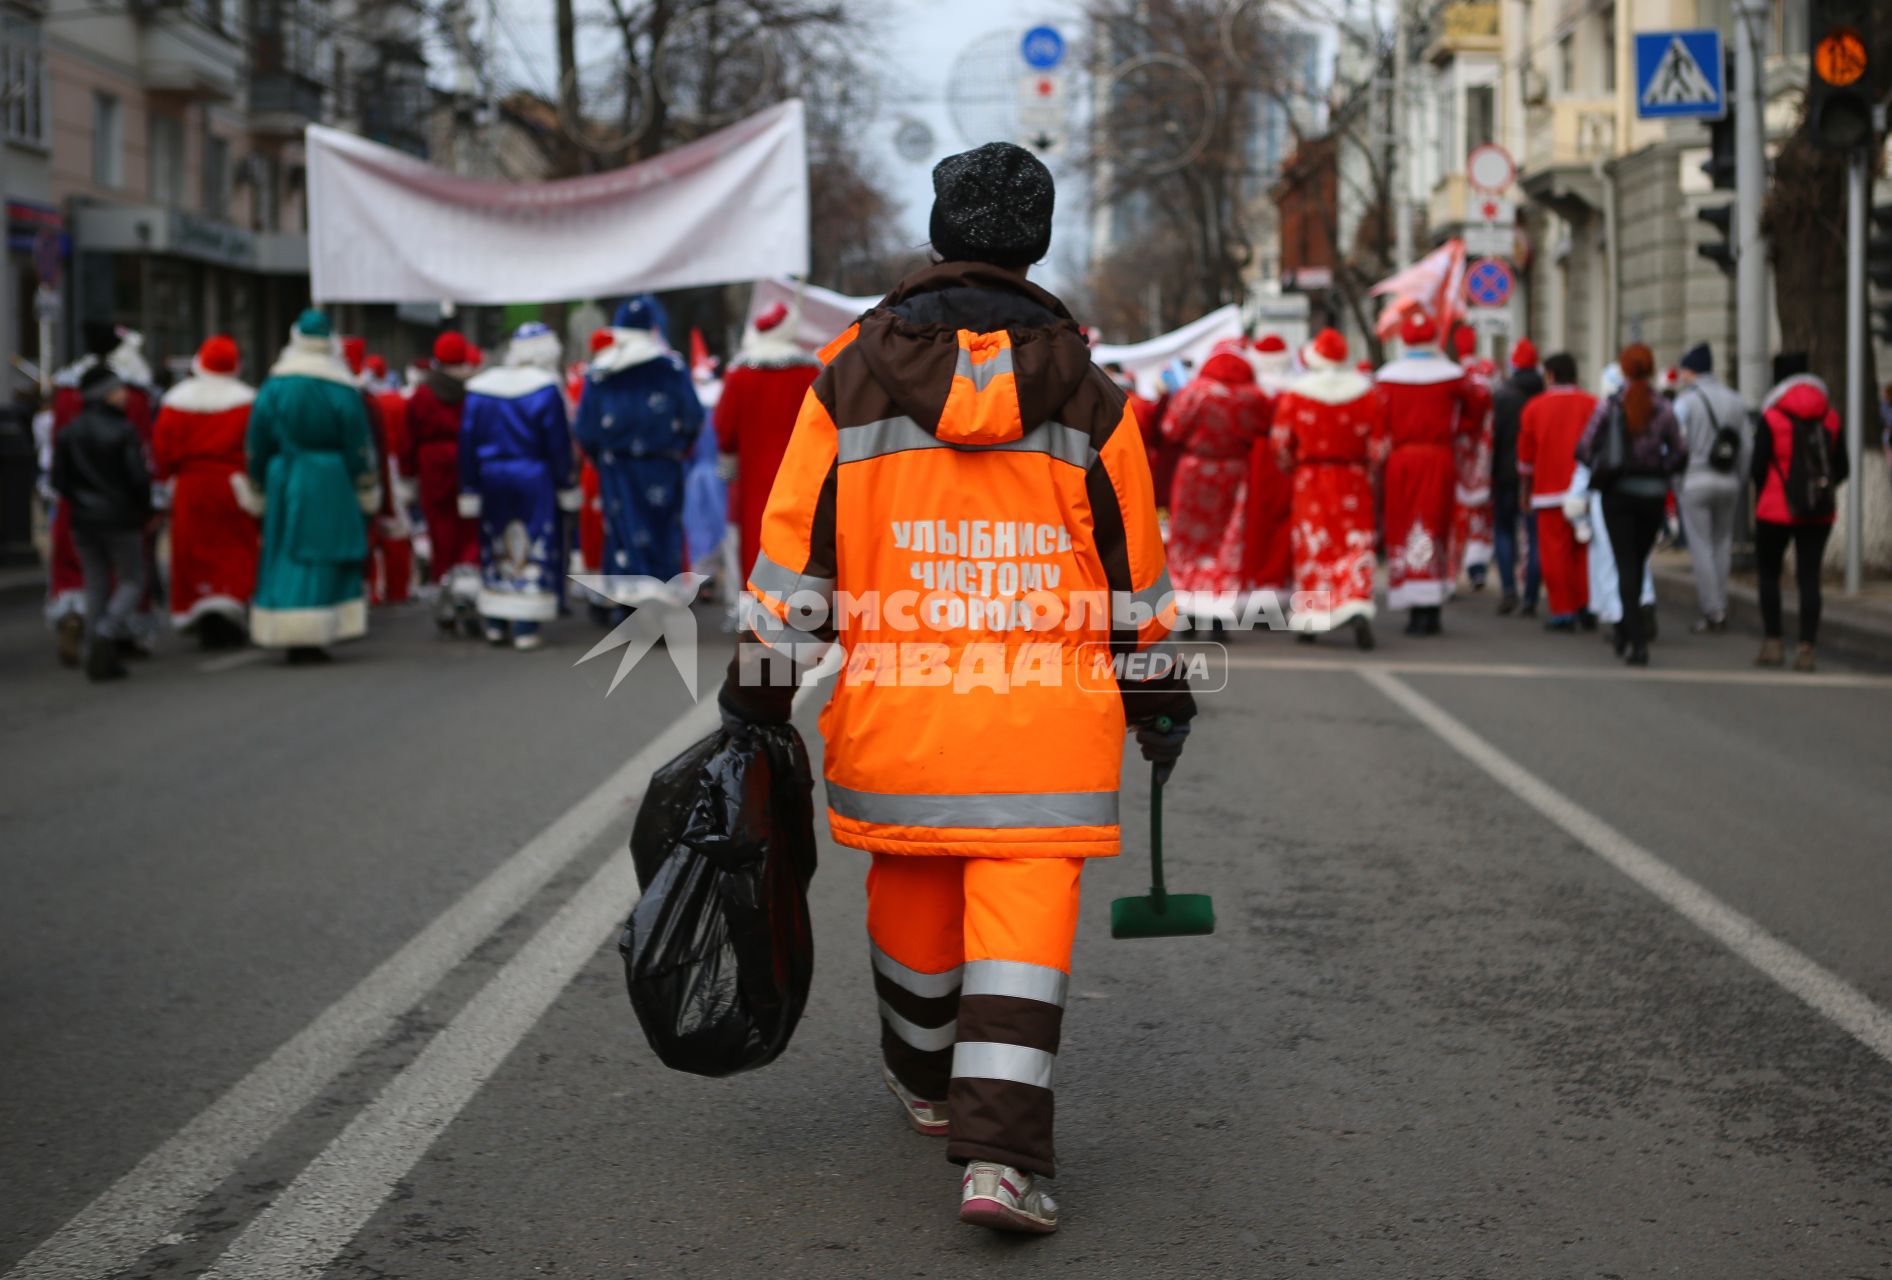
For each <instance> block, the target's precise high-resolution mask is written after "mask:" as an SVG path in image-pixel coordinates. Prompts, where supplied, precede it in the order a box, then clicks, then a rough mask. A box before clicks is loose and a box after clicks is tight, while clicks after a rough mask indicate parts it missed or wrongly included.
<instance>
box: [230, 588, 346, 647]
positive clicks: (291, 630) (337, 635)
mask: <svg viewBox="0 0 1892 1280" xmlns="http://www.w3.org/2000/svg"><path fill="white" fill-rule="evenodd" d="M367 634H368V602H367V601H366V600H363V599H361V598H360V597H359V596H358V597H356V598H355V599H353V600H344V601H342V602H341V603H340V604H334V605H330V606H328V607H327V608H315V609H265V608H262V607H261V606H252V608H251V609H250V639H251V640H252V641H253V642H254V643H256V644H257V645H259V646H261V647H262V648H265V649H299V648H309V647H315V648H320V647H321V646H323V645H329V644H334V643H335V642H336V641H338V640H356V639H359V638H360V637H362V636H365V635H367Z"/></svg>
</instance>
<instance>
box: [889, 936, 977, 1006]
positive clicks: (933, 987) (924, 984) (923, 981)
mask: <svg viewBox="0 0 1892 1280" xmlns="http://www.w3.org/2000/svg"><path fill="white" fill-rule="evenodd" d="M869 945H870V948H871V953H872V955H873V957H874V972H875V973H878V974H879V975H880V976H881V977H883V978H885V979H887V980H888V981H889V982H892V983H894V984H895V985H897V986H899V987H901V988H902V989H903V990H906V991H911V992H912V993H913V994H914V995H916V996H919V997H920V998H921V999H923V1000H937V999H939V998H940V997H941V996H949V995H951V994H952V993H953V992H955V991H957V990H959V974H960V970H961V969H963V968H964V967H965V966H964V965H957V964H956V965H954V966H953V967H952V968H950V969H946V970H943V971H941V972H939V973H921V972H920V971H919V970H918V969H909V968H907V967H906V966H905V965H903V964H901V963H900V962H899V961H898V960H896V959H894V958H893V957H892V956H890V955H888V954H887V953H886V952H885V951H882V950H881V949H880V948H879V947H875V946H872V944H869Z"/></svg>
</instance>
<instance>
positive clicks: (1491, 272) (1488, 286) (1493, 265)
mask: <svg viewBox="0 0 1892 1280" xmlns="http://www.w3.org/2000/svg"><path fill="white" fill-rule="evenodd" d="M1511 287H1512V280H1511V268H1509V267H1507V266H1505V264H1504V263H1502V262H1500V261H1499V260H1498V259H1496V258H1483V259H1480V260H1479V261H1477V262H1474V263H1473V264H1472V265H1471V269H1470V270H1468V271H1467V272H1466V273H1465V297H1466V300H1467V301H1469V302H1470V303H1471V304H1472V305H1473V306H1475V307H1502V306H1503V305H1504V304H1505V303H1507V302H1509V301H1511Z"/></svg>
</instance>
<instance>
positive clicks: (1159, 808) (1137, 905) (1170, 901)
mask: <svg viewBox="0 0 1892 1280" xmlns="http://www.w3.org/2000/svg"><path fill="white" fill-rule="evenodd" d="M1214 932H1215V903H1214V902H1213V901H1211V900H1210V898H1209V895H1208V894H1206V893H1171V892H1169V891H1168V890H1167V889H1165V888H1164V887H1163V784H1162V781H1161V779H1160V778H1159V777H1158V775H1157V772H1156V766H1155V765H1154V764H1152V765H1151V766H1150V893H1149V896H1148V897H1146V898H1118V899H1117V900H1115V901H1114V902H1112V903H1111V904H1110V936H1111V937H1113V938H1188V937H1194V936H1196V935H1199V934H1204V933H1214Z"/></svg>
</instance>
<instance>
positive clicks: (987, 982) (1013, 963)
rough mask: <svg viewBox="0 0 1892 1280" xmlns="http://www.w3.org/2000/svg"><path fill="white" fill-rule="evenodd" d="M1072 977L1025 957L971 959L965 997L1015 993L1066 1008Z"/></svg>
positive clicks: (1015, 994) (1017, 997)
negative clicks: (1019, 958)
mask: <svg viewBox="0 0 1892 1280" xmlns="http://www.w3.org/2000/svg"><path fill="white" fill-rule="evenodd" d="M1070 986H1071V976H1070V975H1069V974H1067V973H1065V972H1064V970H1062V969H1053V968H1052V967H1051V966H1050V965H1043V964H1027V963H1026V962H1025V961H1023V960H968V961H966V980H965V985H964V986H962V987H961V988H960V990H959V994H960V995H962V996H1012V997H1014V998H1016V999H1019V1000H1036V1001H1038V1002H1039V1003H1040V1004H1055V1005H1057V1006H1058V1008H1060V1009H1062V1008H1063V1007H1064V997H1065V993H1066V992H1067V991H1068V990H1069V989H1070Z"/></svg>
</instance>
